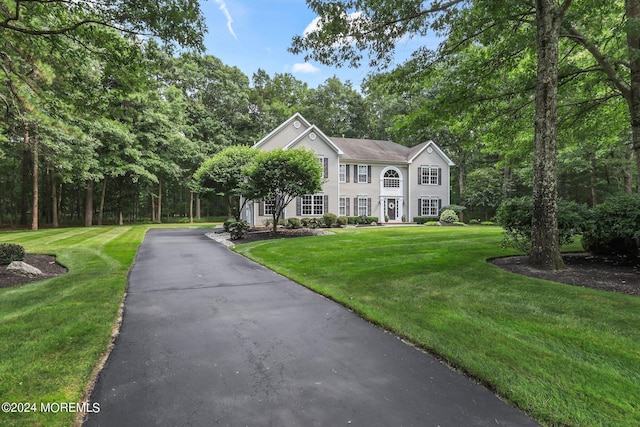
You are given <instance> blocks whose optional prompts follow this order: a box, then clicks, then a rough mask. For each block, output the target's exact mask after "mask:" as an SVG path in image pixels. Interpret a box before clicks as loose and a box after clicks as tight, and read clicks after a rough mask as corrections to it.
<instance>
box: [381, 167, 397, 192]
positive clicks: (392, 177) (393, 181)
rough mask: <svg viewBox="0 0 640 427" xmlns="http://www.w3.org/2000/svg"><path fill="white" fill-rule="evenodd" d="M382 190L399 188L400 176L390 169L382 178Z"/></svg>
mask: <svg viewBox="0 0 640 427" xmlns="http://www.w3.org/2000/svg"><path fill="white" fill-rule="evenodd" d="M383 186H384V188H400V174H399V173H398V171H396V170H393V169H390V170H388V171H386V172H385V174H384V177H383Z"/></svg>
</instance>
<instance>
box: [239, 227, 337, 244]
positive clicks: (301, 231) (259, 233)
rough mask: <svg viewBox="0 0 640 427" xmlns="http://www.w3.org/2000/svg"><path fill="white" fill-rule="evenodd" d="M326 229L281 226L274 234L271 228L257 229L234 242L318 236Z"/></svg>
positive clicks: (324, 232)
mask: <svg viewBox="0 0 640 427" xmlns="http://www.w3.org/2000/svg"><path fill="white" fill-rule="evenodd" d="M326 233H327V232H326V231H325V230H322V229H319V228H316V229H311V228H296V229H293V228H279V229H278V232H277V233H275V234H273V232H272V231H271V230H264V229H257V230H254V231H250V232H249V233H246V234H245V235H244V237H243V238H242V239H240V240H234V241H233V243H235V244H237V245H240V244H243V243H251V242H257V241H259V240H270V239H288V238H291V237H306V236H318V235H321V234H326Z"/></svg>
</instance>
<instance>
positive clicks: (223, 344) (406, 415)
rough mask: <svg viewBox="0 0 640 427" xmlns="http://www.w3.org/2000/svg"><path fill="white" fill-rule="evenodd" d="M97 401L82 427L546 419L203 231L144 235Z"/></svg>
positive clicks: (507, 422)
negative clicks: (527, 412)
mask: <svg viewBox="0 0 640 427" xmlns="http://www.w3.org/2000/svg"><path fill="white" fill-rule="evenodd" d="M337 268H339V266H338V267H337ZM91 402H97V403H99V404H100V412H99V413H93V414H89V417H88V418H87V421H86V422H85V425H86V426H151V425H161V426H341V425H345V426H346V425H353V426H367V427H371V426H456V427H458V426H535V425H538V424H537V423H536V422H535V421H533V420H531V419H530V418H528V417H527V416H525V415H524V414H523V413H521V412H520V411H518V410H516V409H514V408H512V407H511V406H509V405H507V404H505V403H504V402H502V401H501V400H499V399H498V398H496V397H495V396H494V395H493V394H492V393H490V392H489V391H487V390H486V389H484V388H483V387H480V386H478V385H476V384H475V383H473V382H472V381H470V380H468V379H467V378H465V377H464V376H463V375H460V374H458V373H456V372H454V371H452V370H451V369H449V368H447V367H445V366H443V365H442V364H441V363H439V362H438V361H437V360H436V359H434V358H432V357H430V356H429V355H426V354H424V353H422V352H420V351H418V350H416V349H414V348H413V347H411V346H409V345H407V344H405V343H403V342H402V341H401V340H399V339H398V338H396V337H395V336H393V335H390V334H388V333H385V332H383V331H381V330H380V329H378V328H377V327H375V326H372V325H371V324H369V323H368V322H366V321H364V320H362V319H360V318H359V317H357V316H356V315H354V314H353V313H351V312H350V311H349V310H347V309H345V308H344V307H342V306H340V305H338V304H336V303H334V302H332V301H329V300H327V299H326V298H324V297H322V296H319V295H317V294H315V293H313V292H311V291H309V290H307V289H306V288H304V287H302V286H300V285H297V284H295V283H293V282H291V281H290V280H288V279H286V278H284V277H282V276H280V275H278V274H275V273H273V272H272V271H270V270H268V269H266V268H264V267H262V266H260V265H258V264H255V263H253V262H251V261H249V260H247V259H246V258H244V257H242V256H240V255H237V254H235V253H234V252H232V251H229V250H228V249H227V248H226V247H224V246H223V245H222V244H220V243H216V242H214V241H213V240H210V239H208V238H207V237H206V236H204V231H203V230H164V229H157V230H150V231H149V232H148V233H147V236H146V238H145V240H144V242H143V244H142V245H141V246H140V248H139V250H138V255H137V258H136V262H135V265H134V267H133V269H132V271H131V273H130V276H129V289H128V295H127V297H126V302H125V310H124V317H123V323H122V329H121V333H120V335H119V337H118V338H117V340H116V344H115V348H114V350H113V352H112V353H111V355H110V357H109V359H108V361H107V365H106V367H105V369H104V370H103V371H102V373H101V374H100V376H99V379H98V382H97V384H96V387H95V390H94V392H93V395H92V397H91Z"/></svg>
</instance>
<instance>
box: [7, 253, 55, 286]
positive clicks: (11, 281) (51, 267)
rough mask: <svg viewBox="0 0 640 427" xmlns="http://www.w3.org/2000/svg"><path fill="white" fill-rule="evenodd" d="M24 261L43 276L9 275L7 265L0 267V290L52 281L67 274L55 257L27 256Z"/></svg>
mask: <svg viewBox="0 0 640 427" xmlns="http://www.w3.org/2000/svg"><path fill="white" fill-rule="evenodd" d="M23 261H24V262H26V263H27V264H29V265H32V266H34V267H36V268H38V269H39V270H40V271H42V273H43V276H38V277H27V276H21V275H19V274H15V273H9V272H8V271H7V266H6V265H0V288H8V287H10V286H16V285H22V284H23V283H29V282H35V281H38V280H44V279H50V278H52V277H56V276H59V275H61V274H65V273H66V272H67V269H66V268H65V267H64V266H62V265H60V264H58V263H57V262H56V257H55V256H53V255H40V254H26V255H25V256H24V260H23Z"/></svg>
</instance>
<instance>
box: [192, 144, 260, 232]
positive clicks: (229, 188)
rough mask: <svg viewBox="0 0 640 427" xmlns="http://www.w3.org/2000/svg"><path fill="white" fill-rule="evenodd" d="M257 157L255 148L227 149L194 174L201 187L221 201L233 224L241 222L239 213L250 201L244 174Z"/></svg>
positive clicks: (214, 156) (205, 162) (203, 164)
mask: <svg viewBox="0 0 640 427" xmlns="http://www.w3.org/2000/svg"><path fill="white" fill-rule="evenodd" d="M257 155H258V151H257V150H256V149H254V148H249V147H245V146H234V147H227V148H225V149H224V150H222V151H220V152H219V153H217V154H215V155H213V156H212V157H210V158H208V159H207V160H205V161H204V163H202V165H201V166H200V167H199V168H198V170H197V171H196V172H195V174H194V179H195V180H196V182H198V184H199V185H200V186H202V187H203V188H206V189H209V190H212V191H214V192H215V193H216V194H217V195H218V196H221V197H222V198H223V199H224V202H225V204H226V206H227V208H228V210H229V213H230V214H231V215H232V216H233V217H234V218H235V219H236V221H240V216H241V214H242V210H243V208H244V206H245V205H246V203H247V202H248V201H249V200H250V199H249V198H248V197H247V196H249V197H250V195H249V194H247V192H246V187H245V179H246V178H247V175H246V174H245V170H246V168H247V166H248V165H249V164H250V163H251V162H252V161H253V159H255V157H256V156H257Z"/></svg>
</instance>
